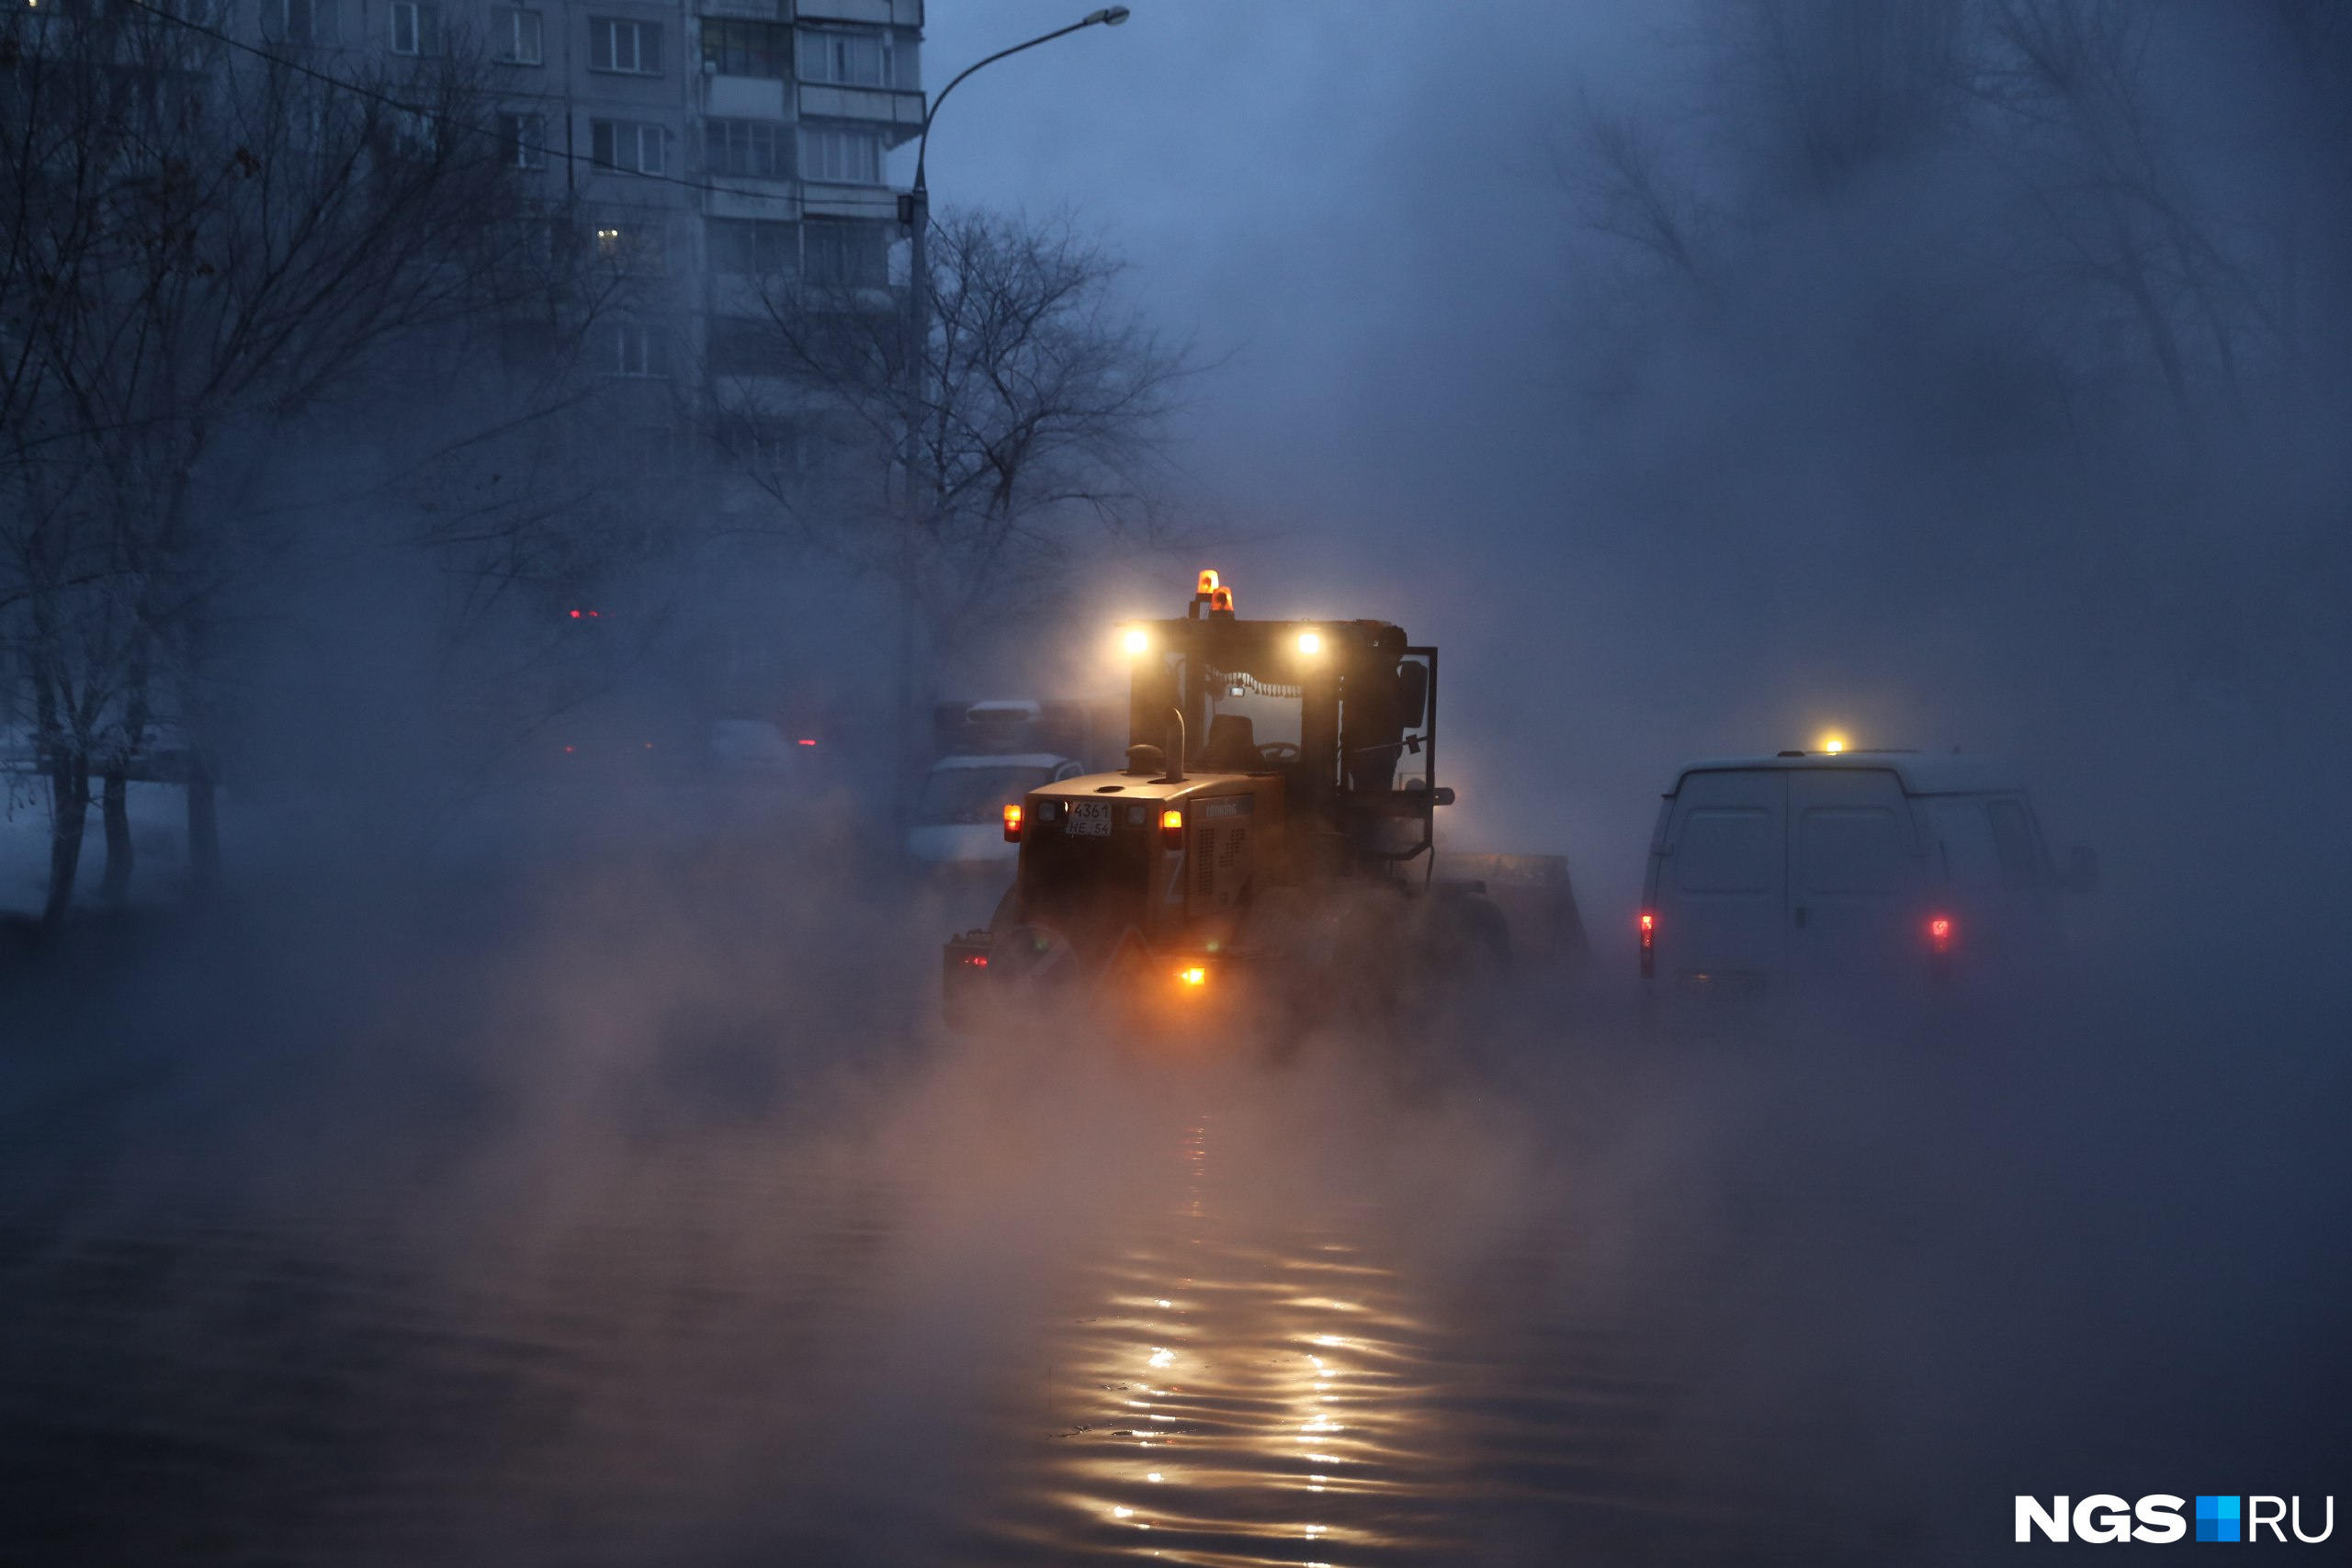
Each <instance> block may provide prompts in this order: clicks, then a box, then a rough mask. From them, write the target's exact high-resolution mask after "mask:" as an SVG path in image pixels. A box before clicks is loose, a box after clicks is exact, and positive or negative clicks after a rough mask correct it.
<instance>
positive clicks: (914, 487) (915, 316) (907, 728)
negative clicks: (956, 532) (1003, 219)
mask: <svg viewBox="0 0 2352 1568" xmlns="http://www.w3.org/2000/svg"><path fill="white" fill-rule="evenodd" d="M1127 16H1128V11H1127V8H1126V7H1125V6H1103V8H1102V9H1101V10H1097V11H1089V12H1088V13H1087V14H1086V15H1085V16H1083V17H1080V18H1079V19H1078V20H1077V21H1075V22H1072V23H1071V24H1070V25H1069V26H1068V27H1066V28H1055V29H1054V30H1053V31H1052V32H1049V33H1040V34H1038V35H1037V36H1036V37H1035V38H1033V39H1029V40H1028V41H1027V42H1026V43H1016V44H1014V45H1013V46H1012V48H1010V49H1000V50H998V51H996V52H995V53H994V54H991V55H987V56H985V57H983V58H982V59H980V60H978V61H975V62H973V63H971V64H969V65H967V66H966V67H964V69H963V70H961V71H959V72H957V73H956V74H955V75H954V76H953V77H951V78H950V79H949V80H948V83H947V85H945V86H944V87H942V88H940V89H939V96H936V97H934V98H933V99H932V100H931V105H930V107H928V108H926V109H925V110H924V111H923V117H922V136H921V137H920V139H918V140H917V141H916V142H915V179H914V185H913V186H912V187H911V188H910V189H909V191H908V192H907V194H906V195H905V196H903V197H899V222H900V223H902V224H904V225H905V226H906V229H907V240H908V244H907V313H906V323H907V324H906V333H907V341H906V345H905V353H904V355H903V358H904V361H905V371H904V374H905V377H906V394H905V395H906V450H905V454H904V459H905V461H904V467H905V470H906V508H907V516H906V525H905V529H904V532H903V534H902V536H901V537H900V540H899V601H900V602H899V772H900V774H901V778H902V782H901V784H900V789H901V792H902V794H901V802H902V807H903V803H904V801H905V798H906V797H905V795H904V794H903V792H904V791H905V790H907V789H910V788H911V787H912V783H913V777H914V773H915V770H914V768H913V767H912V766H911V765H910V764H911V763H912V761H913V750H914V748H913V744H912V737H913V734H914V712H913V710H914V684H915V679H914V664H915V621H916V615H917V610H918V604H917V599H918V585H917V583H916V582H915V572H916V570H918V564H919V557H918V555H917V553H916V547H915V546H916V538H915V536H916V527H917V524H918V522H919V520H920V519H921V518H922V515H923V512H924V508H925V506H926V504H927V497H926V496H925V494H924V492H925V491H926V490H927V489H928V488H929V484H928V477H927V476H926V475H925V474H924V472H923V468H924V465H923V464H922V406H923V398H922V384H923V367H924V364H925V362H926V361H927V360H928V359H929V358H930V348H931V250H930V232H931V188H930V186H928V185H926V184H925V183H924V179H923V173H924V164H925V161H926V159H927V158H928V157H929V155H930V152H931V122H932V121H933V120H934V119H936V118H938V117H939V110H940V107H941V106H943V105H944V104H945V103H946V102H947V95H948V94H950V93H952V92H954V91H955V90H956V88H957V87H958V86H959V85H962V83H963V81H964V78H965V77H967V76H969V75H971V74H972V73H974V72H975V71H978V70H979V69H980V68H981V67H982V66H985V65H993V64H995V63H996V62H998V61H1000V60H1002V59H1004V58H1005V57H1006V56H1008V55H1013V54H1019V53H1020V52H1021V51H1023V50H1024V49H1035V48H1036V47H1037V46H1038V45H1039V44H1041V43H1051V42H1053V41H1054V39H1057V38H1067V37H1069V35H1070V34H1071V33H1075V32H1082V31H1084V30H1085V29H1086V28H1091V27H1105V28H1115V27H1117V26H1118V25H1119V24H1120V23H1122V22H1124V21H1125V20H1126V19H1127Z"/></svg>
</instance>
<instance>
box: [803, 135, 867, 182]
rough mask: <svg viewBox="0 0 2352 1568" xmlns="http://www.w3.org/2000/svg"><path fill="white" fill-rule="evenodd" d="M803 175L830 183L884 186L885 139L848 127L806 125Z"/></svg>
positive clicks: (808, 178) (807, 178) (809, 178)
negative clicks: (883, 154)
mask: <svg viewBox="0 0 2352 1568" xmlns="http://www.w3.org/2000/svg"><path fill="white" fill-rule="evenodd" d="M800 177H801V178H802V179H804V180H818V181H821V182H824V183H826V184H829V185H853V186H877V185H880V184H881V183H882V139H881V138H880V137H878V136H876V135H875V134H874V133H873V132H872V131H870V130H850V129H849V128H847V127H845V126H833V125H822V126H803V127H802V128H801V131H800Z"/></svg>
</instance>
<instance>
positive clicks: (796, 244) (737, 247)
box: [709, 218, 800, 277]
mask: <svg viewBox="0 0 2352 1568" xmlns="http://www.w3.org/2000/svg"><path fill="white" fill-rule="evenodd" d="M709 234H710V265H711V270H712V271H714V272H726V273H736V274H740V275H741V276H747V277H783V276H789V275H791V274H793V273H795V272H797V271H799V270H800V236H799V235H798V234H797V232H795V231H794V230H793V227H792V225H791V224H789V223H782V222H777V221H775V220H772V219H748V218H714V219H712V220H710V228H709Z"/></svg>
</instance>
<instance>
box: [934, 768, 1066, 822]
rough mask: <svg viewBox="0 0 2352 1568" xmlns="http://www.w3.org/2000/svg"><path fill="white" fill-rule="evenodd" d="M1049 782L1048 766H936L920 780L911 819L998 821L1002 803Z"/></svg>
mask: <svg viewBox="0 0 2352 1568" xmlns="http://www.w3.org/2000/svg"><path fill="white" fill-rule="evenodd" d="M1052 782H1053V770H1051V769H1050V768H1037V767H1004V768H936V769H933V771H932V774H931V777H930V778H928V779H926V780H924V781H923V786H922V802H921V804H919V805H918V806H917V807H916V809H915V819H916V820H917V821H919V822H926V823H931V824H933V825H938V824H943V823H951V822H995V821H999V820H1001V819H1002V818H1003V815H1004V808H1005V807H1008V806H1013V805H1017V804H1019V802H1020V800H1021V797H1022V796H1023V795H1027V794H1028V793H1029V792H1030V791H1031V790H1033V789H1041V788H1043V787H1044V786H1045V785H1046V784H1050V783H1052Z"/></svg>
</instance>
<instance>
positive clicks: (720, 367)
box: [706, 316, 785, 376]
mask: <svg viewBox="0 0 2352 1568" xmlns="http://www.w3.org/2000/svg"><path fill="white" fill-rule="evenodd" d="M706 341H707V345H708V346H707V354H706V358H707V361H708V363H709V367H710V373H711V374H712V375H714V376H781V375H783V374H784V367H785V351H784V340H783V338H782V337H781V336H780V335H779V334H778V333H777V332H776V329H775V323H774V322H773V321H759V320H749V319H745V318H742V317H738V316H713V317H712V318H711V319H710V327H709V330H708V333H707V339H706Z"/></svg>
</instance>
